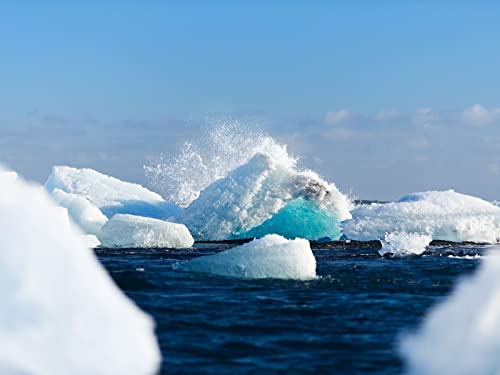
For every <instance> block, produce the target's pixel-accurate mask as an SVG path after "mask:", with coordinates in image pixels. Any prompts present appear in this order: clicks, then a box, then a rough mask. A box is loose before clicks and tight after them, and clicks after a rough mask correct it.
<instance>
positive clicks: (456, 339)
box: [400, 247, 500, 375]
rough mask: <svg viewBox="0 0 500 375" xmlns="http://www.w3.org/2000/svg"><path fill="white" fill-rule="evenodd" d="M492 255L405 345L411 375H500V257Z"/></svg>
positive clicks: (401, 346)
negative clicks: (499, 374)
mask: <svg viewBox="0 0 500 375" xmlns="http://www.w3.org/2000/svg"><path fill="white" fill-rule="evenodd" d="M498 250H500V249H498V248H497V247H495V248H494V249H492V250H491V252H490V255H488V256H486V257H485V259H484V260H483V261H482V264H481V265H480V266H479V269H478V270H477V271H476V273H475V274H474V275H472V276H471V277H467V278H466V279H463V280H462V281H461V282H460V283H459V284H458V286H457V287H456V288H455V291H454V292H453V293H452V294H451V296H450V297H448V298H447V299H446V300H445V301H444V302H442V303H440V304H439V305H438V306H437V307H434V308H433V309H432V310H431V311H430V313H429V314H428V315H427V317H426V318H425V320H424V322H423V324H422V326H421V327H420V328H419V329H418V331H417V332H416V333H414V334H411V335H407V336H406V337H405V338H404V339H403V340H402V341H401V345H400V350H401V353H402V354H403V357H404V358H405V360H406V363H407V367H408V370H409V371H408V372H409V373H410V374H429V375H433V374H436V375H438V374H456V375H466V374H498V373H500V299H499V295H500V256H498V255H494V252H498Z"/></svg>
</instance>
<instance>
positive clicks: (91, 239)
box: [82, 234, 101, 249]
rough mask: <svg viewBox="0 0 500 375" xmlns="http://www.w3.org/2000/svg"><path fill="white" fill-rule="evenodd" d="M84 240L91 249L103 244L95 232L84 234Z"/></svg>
mask: <svg viewBox="0 0 500 375" xmlns="http://www.w3.org/2000/svg"><path fill="white" fill-rule="evenodd" d="M82 241H83V243H84V244H85V246H86V247H88V248H89V249H94V248H96V247H98V246H100V245H101V241H99V239H98V238H97V237H96V236H94V235H93V234H84V235H83V236H82Z"/></svg>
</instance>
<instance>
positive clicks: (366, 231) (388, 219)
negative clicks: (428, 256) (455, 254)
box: [341, 190, 500, 243]
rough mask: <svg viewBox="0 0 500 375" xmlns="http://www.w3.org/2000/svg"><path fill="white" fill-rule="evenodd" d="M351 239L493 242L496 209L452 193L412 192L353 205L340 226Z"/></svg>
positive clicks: (498, 224) (498, 229) (499, 233)
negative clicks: (404, 236) (409, 236)
mask: <svg viewBox="0 0 500 375" xmlns="http://www.w3.org/2000/svg"><path fill="white" fill-rule="evenodd" d="M341 226H342V228H343V231H344V234H345V235H346V236H347V237H348V238H349V239H353V240H373V239H382V238H384V236H385V234H386V233H392V232H406V233H416V234H423V235H429V236H431V237H432V239H434V240H446V241H455V242H463V241H473V242H488V243H496V242H498V240H499V239H500V207H497V206H495V205H493V204H492V203H490V202H487V201H485V200H482V199H480V198H476V197H473V196H469V195H465V194H460V193H457V192H454V191H453V190H448V191H429V192H424V193H415V194H411V195H407V196H405V197H403V198H401V199H400V200H399V201H397V202H392V203H385V204H371V205H362V206H357V207H356V208H355V209H354V210H353V211H352V219H351V220H347V221H344V222H343V223H341Z"/></svg>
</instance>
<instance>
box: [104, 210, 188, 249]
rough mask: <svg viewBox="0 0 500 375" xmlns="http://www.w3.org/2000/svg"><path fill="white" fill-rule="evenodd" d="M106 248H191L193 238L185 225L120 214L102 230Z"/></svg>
mask: <svg viewBox="0 0 500 375" xmlns="http://www.w3.org/2000/svg"><path fill="white" fill-rule="evenodd" d="M100 240H101V245H102V246H104V247H142V248H148V247H173V248H179V247H191V246H193V244H194V240H193V237H192V236H191V234H190V233H189V230H188V229H187V228H186V226H185V225H183V224H176V223H169V222H167V221H162V220H158V219H152V218H147V217H141V216H134V215H122V214H118V215H115V216H113V217H112V218H111V220H110V221H109V222H108V223H107V224H106V225H105V226H104V227H103V228H102V233H101V237H100Z"/></svg>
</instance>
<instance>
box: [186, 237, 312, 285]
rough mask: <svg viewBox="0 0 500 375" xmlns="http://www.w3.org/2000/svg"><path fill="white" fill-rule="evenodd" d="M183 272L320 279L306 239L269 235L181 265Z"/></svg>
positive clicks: (253, 277)
mask: <svg viewBox="0 0 500 375" xmlns="http://www.w3.org/2000/svg"><path fill="white" fill-rule="evenodd" d="M177 268H178V269H180V270H183V271H192V272H205V273H211V274H215V275H221V276H231V277H241V278H252V279H265V278H276V279H299V280H307V279H313V278H315V277H316V259H315V258H314V255H313V253H312V251H311V248H310V246H309V241H307V240H304V239H296V240H287V239H285V238H283V237H281V236H278V235H276V234H272V235H267V236H265V237H263V238H260V239H257V240H254V241H252V242H249V243H247V244H244V245H242V246H238V247H235V248H232V249H230V250H226V251H223V252H220V253H217V254H215V255H209V256H204V257H200V258H195V259H193V260H191V261H189V262H187V263H180V264H177Z"/></svg>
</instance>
